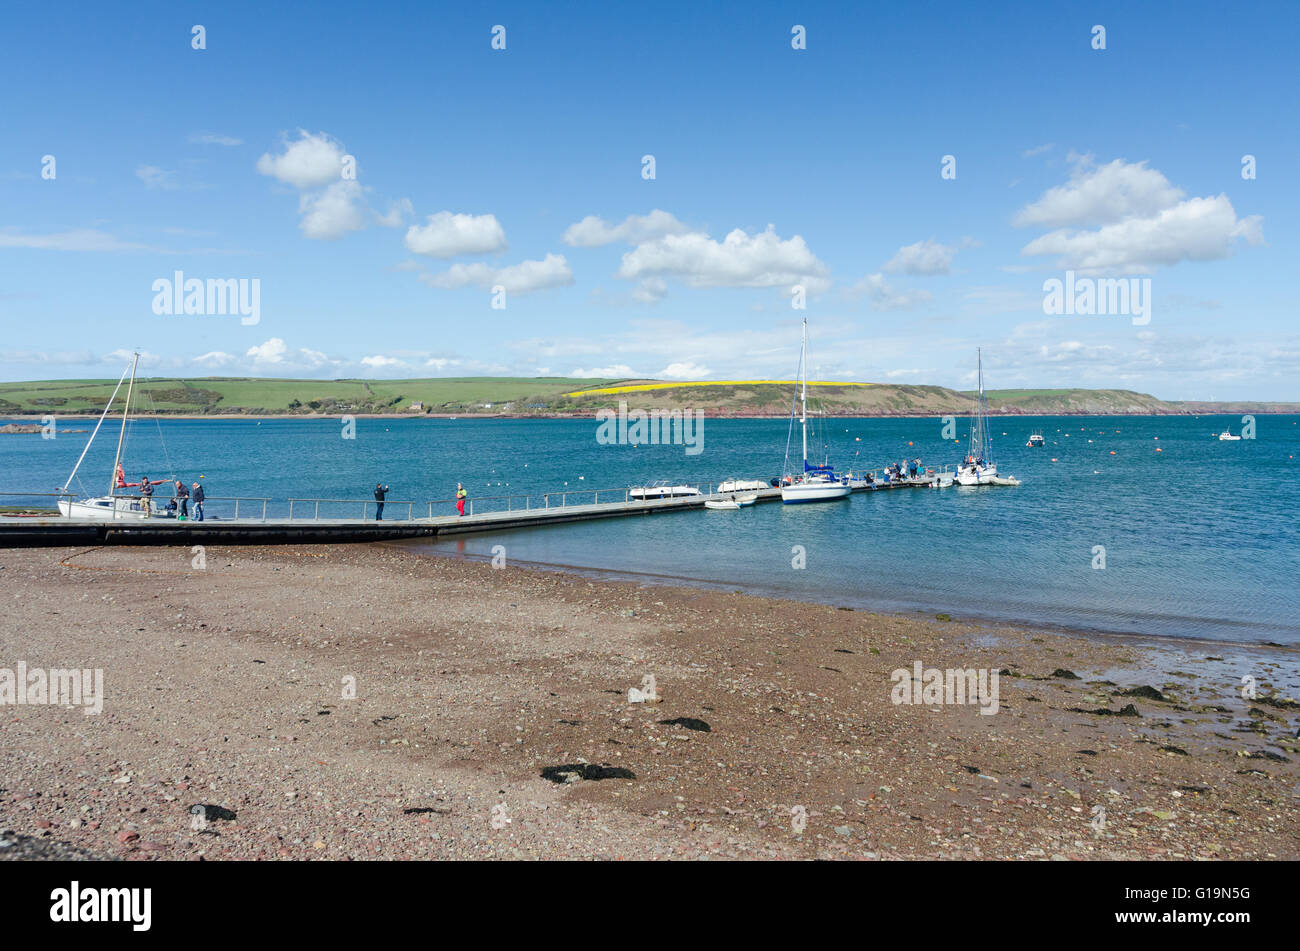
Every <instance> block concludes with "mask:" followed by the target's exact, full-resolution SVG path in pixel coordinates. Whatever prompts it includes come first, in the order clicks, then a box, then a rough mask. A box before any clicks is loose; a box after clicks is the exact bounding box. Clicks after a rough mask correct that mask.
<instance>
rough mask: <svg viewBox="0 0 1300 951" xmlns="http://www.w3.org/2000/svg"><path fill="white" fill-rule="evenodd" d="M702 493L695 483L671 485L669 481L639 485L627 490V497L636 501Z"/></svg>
mask: <svg viewBox="0 0 1300 951" xmlns="http://www.w3.org/2000/svg"><path fill="white" fill-rule="evenodd" d="M700 494H701V492H700V490H699V489H697V488H695V486H693V485H670V484H669V483H667V482H655V483H652V484H650V485H638V486H633V487H632V488H630V489H628V490H627V497H628V498H629V499H632V500H636V501H641V500H644V499H676V498H682V497H684V496H688V495H700Z"/></svg>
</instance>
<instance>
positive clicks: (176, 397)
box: [0, 376, 1300, 417]
mask: <svg viewBox="0 0 1300 951" xmlns="http://www.w3.org/2000/svg"><path fill="white" fill-rule="evenodd" d="M626 382H629V381H623V380H575V379H568V378H565V377H535V378H533V377H486V376H485V377H447V378H437V379H424V380H283V379H265V378H254V377H204V378H199V379H189V380H183V379H178V378H173V377H165V378H147V379H140V380H137V381H136V388H135V395H134V396H133V397H132V402H131V406H132V412H133V413H138V414H146V415H147V414H152V413H157V414H160V415H177V416H269V415H281V414H300V415H304V416H306V415H312V414H322V415H335V416H337V415H340V414H343V413H358V414H364V413H374V414H379V413H386V414H411V413H425V414H438V415H456V416H460V415H467V416H468V415H480V416H496V415H512V416H530V415H532V416H564V415H582V416H590V415H592V414H594V413H595V412H596V411H597V410H600V409H614V408H616V407H617V406H618V405H619V403H620V402H626V403H627V404H628V406H629V407H630V408H635V409H642V410H656V409H663V410H667V409H699V410H702V411H703V412H704V413H706V414H707V415H709V416H784V415H785V414H787V413H788V412H789V411H790V400H791V397H792V395H793V387H792V385H787V384H771V383H766V382H761V381H749V382H731V383H717V384H709V385H704V386H699V385H697V386H690V387H668V388H663V389H652V390H645V391H639V392H624V393H620V392H616V393H592V394H590V395H583V394H582V391H584V390H594V389H599V388H602V387H608V386H613V385H616V384H619V383H626ZM641 382H645V381H641ZM115 385H116V381H114V380H47V381H43V382H32V383H0V417H16V416H41V415H44V414H46V413H53V414H56V415H59V416H89V415H98V414H99V413H100V411H101V410H103V408H104V403H105V402H106V401H107V400H108V397H109V394H111V393H112V392H113V387H114V386H115ZM125 392H126V387H125V386H123V388H122V392H121V393H119V395H118V402H117V406H116V407H115V409H120V407H121V401H122V397H123V395H124V394H125ZM974 396H975V394H974V393H973V392H971V391H965V392H959V391H957V390H950V389H947V388H946V387H941V386H912V385H902V384H891V383H879V384H875V385H872V386H835V385H827V386H819V387H817V389H816V392H815V393H810V397H811V398H810V400H809V402H810V404H811V405H814V406H815V408H816V410H817V411H818V412H822V413H825V414H826V415H829V416H943V415H949V414H952V415H961V414H965V413H969V412H970V410H971V408H972V406H973V404H974ZM986 396H987V397H988V404H989V411H990V412H991V413H993V414H995V415H1024V416H1058V415H1065V416H1070V415H1080V416H1109V415H1166V414H1181V413H1213V412H1243V413H1247V412H1264V413H1269V412H1274V413H1294V412H1296V411H1297V410H1300V407H1298V406H1297V405H1296V404H1284V403H1276V404H1264V403H1258V404H1251V403H1234V404H1211V403H1175V402H1166V401H1164V400H1159V399H1156V398H1155V397H1154V396H1150V395H1149V394H1146V393H1135V392H1133V391H1132V390H1083V389H1027V390H989V391H988V392H987V393H986ZM415 403H419V404H420V406H419V407H418V408H416V407H414V406H413V404H415ZM1216 407H1217V408H1216Z"/></svg>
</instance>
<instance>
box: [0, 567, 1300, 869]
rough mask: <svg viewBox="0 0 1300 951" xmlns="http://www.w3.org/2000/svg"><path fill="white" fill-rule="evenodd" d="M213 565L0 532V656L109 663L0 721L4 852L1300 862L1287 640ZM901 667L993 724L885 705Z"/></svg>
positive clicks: (930, 708) (540, 577)
mask: <svg viewBox="0 0 1300 951" xmlns="http://www.w3.org/2000/svg"><path fill="white" fill-rule="evenodd" d="M202 556H203V557H202V559H200V558H199V554H198V553H194V552H191V551H190V550H189V549H181V548H171V549H168V548H132V547H120V548H108V549H92V550H69V549H41V550H35V551H13V550H8V551H0V579H3V581H4V590H5V591H6V593H7V595H8V597H7V599H6V600H7V605H6V616H5V620H4V622H3V624H2V625H0V669H4V668H8V669H14V668H15V667H16V665H17V664H18V663H19V662H23V663H24V664H25V665H26V667H27V668H28V669H34V668H38V667H39V668H56V667H60V668H98V669H102V670H103V675H104V698H103V711H102V713H100V714H98V715H93V716H87V715H85V714H84V713H83V711H82V710H80V709H77V708H74V707H61V706H55V705H40V704H25V705H13V706H0V723H2V724H3V731H4V736H5V745H6V751H5V756H4V757H3V759H0V830H8V831H5V832H3V833H0V840H3V841H4V842H6V843H10V844H9V845H0V858H5V857H11V858H24V857H39V856H40V855H42V854H73V853H72V852H69V850H74V851H75V854H82V853H85V854H88V855H90V856H94V857H101V858H103V857H117V858H126V859H132V860H140V859H154V858H173V859H198V858H203V859H207V860H213V859H277V858H288V859H310V858H323V859H348V860H353V859H371V858H417V859H436V858H506V859H510V858H606V859H617V858H625V859H635V858H679V857H684V858H698V857H716V858H832V859H838V858H846V859H864V858H865V859H929V858H942V859H962V858H967V859H969V858H975V859H987V858H1019V859H1064V860H1071V859H1147V858H1161V859H1163V858H1169V859H1180V858H1198V859H1199V858H1220V859H1230V858H1238V859H1295V858H1297V857H1300V785H1298V782H1300V765H1298V763H1300V741H1297V740H1296V739H1295V734H1296V727H1297V718H1298V714H1300V708H1298V707H1297V706H1295V705H1293V704H1294V701H1293V700H1291V699H1290V697H1294V696H1295V695H1296V691H1295V689H1294V684H1295V683H1296V679H1295V678H1296V676H1297V674H1296V671H1297V669H1300V652H1298V651H1296V650H1295V649H1292V648H1275V647H1270V648H1262V647H1238V646H1227V645H1222V644H1203V643H1193V642H1189V643H1188V644H1187V645H1160V646H1154V645H1150V644H1143V643H1137V642H1134V641H1131V640H1123V639H1099V638H1089V637H1084V636H1080V635H1070V634H1060V633H1048V632H1036V631H1028V630H1020V629H1012V628H1001V627H989V626H979V625H975V624H972V623H968V622H965V621H963V620H962V619H961V618H960V617H956V618H953V619H952V620H947V621H944V620H937V619H921V618H912V617H897V616H887V615H873V614H869V613H865V612H861V611H853V610H848V609H843V608H839V609H837V608H835V607H829V606H823V605H810V604H802V603H798V602H792V601H782V600H777V599H770V598H763V597H757V596H751V595H746V594H742V593H733V592H722V591H716V590H700V589H694V588H685V587H681V588H678V587H666V586H657V585H656V586H647V585H642V584H639V583H637V582H618V581H598V580H592V579H587V578H583V577H579V576H576V575H572V574H565V573H560V572H552V571H545V570H536V569H529V568H522V567H514V566H510V567H507V568H504V569H502V570H495V569H493V568H492V567H491V566H490V565H489V564H484V563H477V562H470V561H461V560H455V559H447V558H433V557H427V556H421V555H418V554H415V553H413V552H411V551H410V550H408V549H407V548H405V547H403V546H400V545H369V546H366V545H356V546H319V547H278V548H215V547H209V548H208V549H207V550H206V551H205V552H203V553H202ZM200 563H201V564H202V567H198V565H199V564H200ZM943 617H946V615H943ZM917 664H920V665H923V667H924V668H926V669H927V670H928V669H947V668H961V669H972V670H973V669H979V670H983V671H986V672H988V673H990V674H992V673H996V674H997V678H996V683H997V688H998V697H997V704H996V713H995V714H993V715H988V714H986V713H981V707H980V706H978V705H975V704H972V703H939V704H932V703H896V702H894V701H895V700H896V699H897V697H898V695H897V693H896V691H895V688H896V687H897V686H898V683H897V682H896V681H894V680H893V679H891V678H893V675H894V674H895V673H896V672H897V671H899V670H904V671H911V670H912V669H913V667H914V665H917ZM648 676H653V678H654V681H653V685H652V686H653V696H652V700H657V702H629V696H628V691H629V689H637V690H640V689H644V688H646V687H647V686H649V684H648V682H647V680H646V678H647V677H648ZM1243 677H1249V678H1252V679H1251V681H1250V684H1251V691H1250V692H1252V693H1254V696H1252V697H1247V696H1243V690H1244V688H1243V686H1242V678H1243ZM2 679H3V678H2V675H0V681H2ZM909 679H910V678H909ZM0 686H2V684H0ZM1287 693H1290V697H1288V696H1286V694H1287ZM918 697H919V693H918Z"/></svg>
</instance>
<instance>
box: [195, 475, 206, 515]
mask: <svg viewBox="0 0 1300 951" xmlns="http://www.w3.org/2000/svg"><path fill="white" fill-rule="evenodd" d="M206 497H207V496H205V495H204V494H203V486H201V485H199V484H198V483H197V482H195V483H194V496H193V498H194V521H196V522H201V521H203V500H204V499H205V498H206Z"/></svg>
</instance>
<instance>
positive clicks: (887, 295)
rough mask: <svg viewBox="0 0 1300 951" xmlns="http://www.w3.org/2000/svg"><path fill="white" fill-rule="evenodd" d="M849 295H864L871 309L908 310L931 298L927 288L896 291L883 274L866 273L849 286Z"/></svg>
mask: <svg viewBox="0 0 1300 951" xmlns="http://www.w3.org/2000/svg"><path fill="white" fill-rule="evenodd" d="M849 296H850V297H865V298H867V300H869V301H870V302H871V308H872V309H873V310H910V309H912V308H913V307H915V306H916V305H917V304H920V303H924V302H925V301H928V300H930V299H931V294H930V292H929V291H927V290H916V291H911V292H908V291H896V290H894V288H893V287H892V286H891V285H890V284H889V283H888V282H887V281H886V280H885V276H884V275H883V274H879V273H877V274H868V275H867V276H866V277H864V278H863V279H862V280H860V281H858V282H857V283H856V284H854V285H853V286H852V287H850V288H849Z"/></svg>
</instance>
